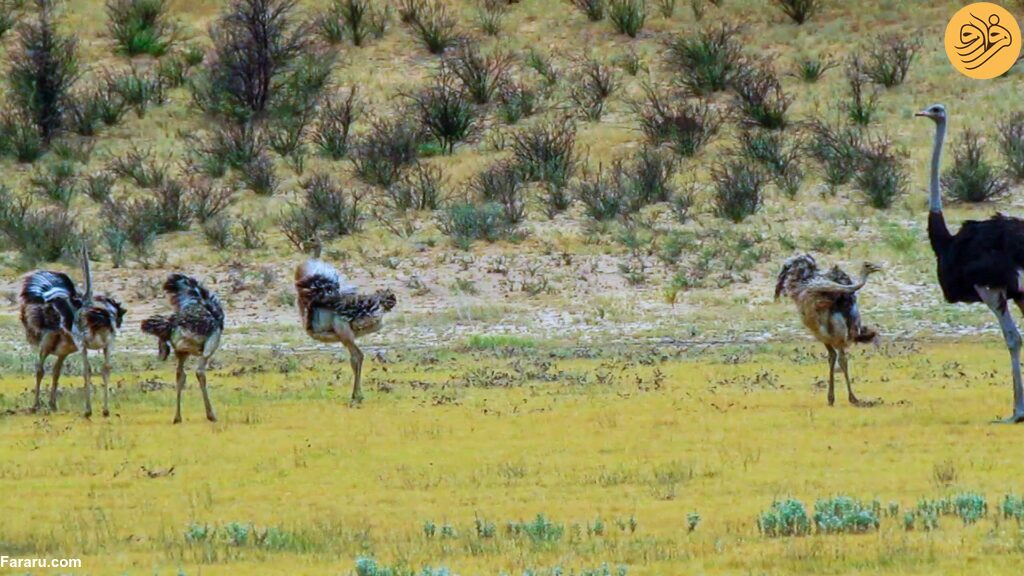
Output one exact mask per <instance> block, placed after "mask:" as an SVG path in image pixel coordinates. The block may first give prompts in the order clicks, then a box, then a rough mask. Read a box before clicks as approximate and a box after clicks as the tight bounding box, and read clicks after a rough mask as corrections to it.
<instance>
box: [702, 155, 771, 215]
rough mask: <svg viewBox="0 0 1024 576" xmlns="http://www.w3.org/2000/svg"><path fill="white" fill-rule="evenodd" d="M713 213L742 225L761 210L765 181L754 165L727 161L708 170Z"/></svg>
mask: <svg viewBox="0 0 1024 576" xmlns="http://www.w3.org/2000/svg"><path fill="white" fill-rule="evenodd" d="M711 178H712V181H713V182H714V197H713V204H714V212H715V215H717V216H718V217H720V218H725V219H727V220H731V221H733V222H742V221H743V220H745V219H746V218H747V217H749V216H752V215H754V214H755V213H757V212H758V211H759V210H760V209H761V205H762V203H763V201H764V194H763V192H764V190H763V189H764V185H765V183H766V182H767V178H766V176H765V174H764V172H763V171H762V170H761V169H760V168H759V167H757V166H754V165H751V163H750V162H747V161H746V160H744V159H742V158H735V157H734V158H730V159H728V160H725V161H723V162H720V163H718V164H716V165H715V166H714V167H713V168H712V169H711Z"/></svg>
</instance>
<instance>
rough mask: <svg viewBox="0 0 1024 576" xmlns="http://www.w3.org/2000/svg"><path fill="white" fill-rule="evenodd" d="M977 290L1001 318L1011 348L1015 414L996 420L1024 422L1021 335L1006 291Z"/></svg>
mask: <svg viewBox="0 0 1024 576" xmlns="http://www.w3.org/2000/svg"><path fill="white" fill-rule="evenodd" d="M975 290H977V291H978V294H979V295H980V296H981V299H982V300H983V301H984V302H985V304H987V305H988V307H989V308H990V309H991V310H992V312H993V313H994V314H995V315H996V317H997V318H999V327H1000V328H1002V330H1003V338H1004V339H1005V340H1006V347H1007V348H1008V349H1009V350H1010V368H1011V369H1012V371H1013V415H1012V416H1010V417H1009V418H1006V419H1003V420H996V422H997V423H1003V424H1017V423H1020V422H1024V384H1022V383H1021V374H1020V349H1021V336H1020V332H1019V331H1018V330H1017V325H1016V324H1015V323H1014V321H1013V316H1012V315H1010V308H1009V306H1008V304H1009V303H1008V301H1007V299H1006V292H1005V291H1003V290H995V289H991V288H985V287H983V286H975Z"/></svg>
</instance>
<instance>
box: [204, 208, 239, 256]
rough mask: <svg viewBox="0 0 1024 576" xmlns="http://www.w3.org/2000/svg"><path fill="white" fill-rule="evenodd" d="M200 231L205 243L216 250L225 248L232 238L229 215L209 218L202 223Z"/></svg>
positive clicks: (228, 245) (229, 244)
mask: <svg viewBox="0 0 1024 576" xmlns="http://www.w3.org/2000/svg"><path fill="white" fill-rule="evenodd" d="M202 231H203V237H204V238H206V243H207V244H209V245H210V246H212V247H214V248H217V249H218V250H225V249H227V248H228V247H230V246H231V244H232V242H233V240H234V237H233V233H232V221H231V218H230V217H229V216H217V217H216V218H210V219H209V220H207V221H206V222H204V223H203V226H202Z"/></svg>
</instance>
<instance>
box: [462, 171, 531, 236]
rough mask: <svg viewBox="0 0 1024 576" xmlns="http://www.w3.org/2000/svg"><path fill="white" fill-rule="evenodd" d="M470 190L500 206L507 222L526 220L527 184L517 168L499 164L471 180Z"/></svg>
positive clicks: (483, 199) (482, 198)
mask: <svg viewBox="0 0 1024 576" xmlns="http://www.w3.org/2000/svg"><path fill="white" fill-rule="evenodd" d="M469 190H470V191H471V192H473V193H474V194H476V195H477V197H479V198H480V199H481V200H482V201H484V202H493V203H496V204H498V205H500V206H501V207H502V211H503V213H504V217H505V220H506V221H507V222H509V223H511V224H519V223H520V222H522V221H523V220H525V219H526V196H525V192H526V183H525V182H523V178H522V175H520V173H519V171H518V170H516V167H515V166H512V165H510V164H508V163H506V162H499V163H497V164H495V165H493V166H490V167H488V168H487V169H485V170H483V171H482V172H479V173H478V174H477V175H476V176H474V177H473V179H472V180H470V182H469Z"/></svg>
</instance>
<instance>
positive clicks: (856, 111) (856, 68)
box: [842, 55, 878, 126]
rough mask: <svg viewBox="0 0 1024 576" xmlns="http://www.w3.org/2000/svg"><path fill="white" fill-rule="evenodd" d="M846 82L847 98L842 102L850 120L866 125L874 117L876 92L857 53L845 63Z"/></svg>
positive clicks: (876, 102)
mask: <svg viewBox="0 0 1024 576" xmlns="http://www.w3.org/2000/svg"><path fill="white" fill-rule="evenodd" d="M846 82H847V85H848V86H849V88H850V96H849V99H848V100H847V101H845V102H843V103H842V106H843V108H844V109H845V110H846V116H847V118H849V119H850V122H853V123H854V124H859V125H861V126H867V125H868V124H870V123H871V120H872V119H873V118H874V117H875V110H876V109H877V108H878V93H877V92H876V91H875V87H874V86H873V85H872V84H871V83H870V79H869V77H868V75H867V73H866V72H865V69H864V63H863V62H862V61H861V60H860V57H859V56H858V55H854V56H853V57H851V58H850V61H849V62H848V63H847V65H846Z"/></svg>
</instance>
